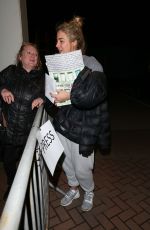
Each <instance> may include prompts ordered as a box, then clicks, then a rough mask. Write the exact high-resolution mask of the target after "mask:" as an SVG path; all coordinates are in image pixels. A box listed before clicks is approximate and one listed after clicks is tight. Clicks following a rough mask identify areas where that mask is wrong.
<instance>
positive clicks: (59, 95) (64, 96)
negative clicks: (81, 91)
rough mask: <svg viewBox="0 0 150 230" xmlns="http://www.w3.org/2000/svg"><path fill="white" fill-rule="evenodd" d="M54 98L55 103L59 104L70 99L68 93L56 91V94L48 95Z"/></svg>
mask: <svg viewBox="0 0 150 230" xmlns="http://www.w3.org/2000/svg"><path fill="white" fill-rule="evenodd" d="M50 95H51V97H53V98H54V101H55V103H61V102H64V101H67V100H69V99H70V93H69V92H66V91H65V90H57V92H56V93H50Z"/></svg>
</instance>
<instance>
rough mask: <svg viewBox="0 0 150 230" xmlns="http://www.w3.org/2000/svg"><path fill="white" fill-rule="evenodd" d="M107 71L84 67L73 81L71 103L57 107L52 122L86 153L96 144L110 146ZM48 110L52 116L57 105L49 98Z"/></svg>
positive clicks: (81, 152)
mask: <svg viewBox="0 0 150 230" xmlns="http://www.w3.org/2000/svg"><path fill="white" fill-rule="evenodd" d="M106 91H107V90H106V77H105V75H104V73H102V72H98V71H94V72H91V70H90V69H89V68H87V67H85V68H84V69H83V70H82V71H81V72H80V74H79V75H78V77H77V78H76V80H75V81H74V83H73V86H72V90H71V105H66V106H62V107H59V108H58V111H57V114H56V115H55V116H54V120H53V124H54V127H55V129H56V131H58V132H59V133H61V134H62V135H64V136H65V137H67V138H68V139H70V140H71V141H74V142H76V143H78V144H79V152H80V154H82V155H83V156H88V155H90V154H91V153H92V152H93V150H94V146H95V144H98V145H100V146H101V149H106V148H109V147H110V121H109V113H108V104H107V92H106ZM45 108H46V111H47V112H48V113H49V114H50V115H51V116H52V115H53V114H52V113H53V111H54V109H55V110H56V108H55V107H54V105H52V104H51V103H50V101H48V99H47V102H46V104H45Z"/></svg>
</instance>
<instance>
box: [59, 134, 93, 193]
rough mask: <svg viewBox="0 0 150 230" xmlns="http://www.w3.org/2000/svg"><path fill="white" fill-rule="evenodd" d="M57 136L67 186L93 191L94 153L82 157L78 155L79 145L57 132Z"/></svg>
mask: <svg viewBox="0 0 150 230" xmlns="http://www.w3.org/2000/svg"><path fill="white" fill-rule="evenodd" d="M57 134H58V137H59V139H60V141H61V143H62V145H63V147H64V153H65V159H64V161H63V165H62V167H63V170H64V171H65V174H66V176H67V180H68V184H69V186H78V185H80V186H81V188H82V189H83V190H84V191H86V192H90V191H93V189H94V181H93V172H92V170H93V165H94V152H93V153H92V154H91V155H90V156H89V157H83V156H82V155H81V154H79V144H76V143H74V142H72V141H70V140H69V139H67V138H66V137H64V136H63V135H61V134H60V133H58V132H57Z"/></svg>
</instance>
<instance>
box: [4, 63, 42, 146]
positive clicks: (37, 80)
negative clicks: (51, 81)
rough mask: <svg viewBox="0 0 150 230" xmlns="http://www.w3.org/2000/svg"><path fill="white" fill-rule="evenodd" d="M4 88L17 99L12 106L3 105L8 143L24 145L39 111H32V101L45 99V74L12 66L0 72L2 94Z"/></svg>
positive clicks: (40, 71)
mask: <svg viewBox="0 0 150 230" xmlns="http://www.w3.org/2000/svg"><path fill="white" fill-rule="evenodd" d="M4 88H6V89H8V90H10V91H11V92H12V94H13V95H14V98H15V101H14V102H12V103H11V104H7V103H3V106H2V110H3V113H4V116H5V119H6V123H7V142H8V143H11V144H14V145H23V144H25V142H26V140H27V138H28V135H29V132H30V129H31V126H32V123H33V120H34V117H35V114H36V111H37V109H36V108H35V109H33V110H32V107H31V105H32V101H33V100H34V99H36V98H38V97H41V98H43V99H44V89H45V74H44V72H43V71H42V70H32V71H30V72H29V73H28V72H27V71H26V70H25V69H23V68H22V67H21V66H20V65H18V66H15V65H10V66H8V67H7V68H6V69H4V70H3V71H2V72H0V92H1V90H2V89H4Z"/></svg>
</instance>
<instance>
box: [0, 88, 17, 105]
mask: <svg viewBox="0 0 150 230" xmlns="http://www.w3.org/2000/svg"><path fill="white" fill-rule="evenodd" d="M1 96H2V98H3V100H4V101H5V102H6V103H8V104H11V103H12V102H14V95H13V94H12V93H11V92H10V91H9V90H7V89H3V90H2V91H1Z"/></svg>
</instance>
